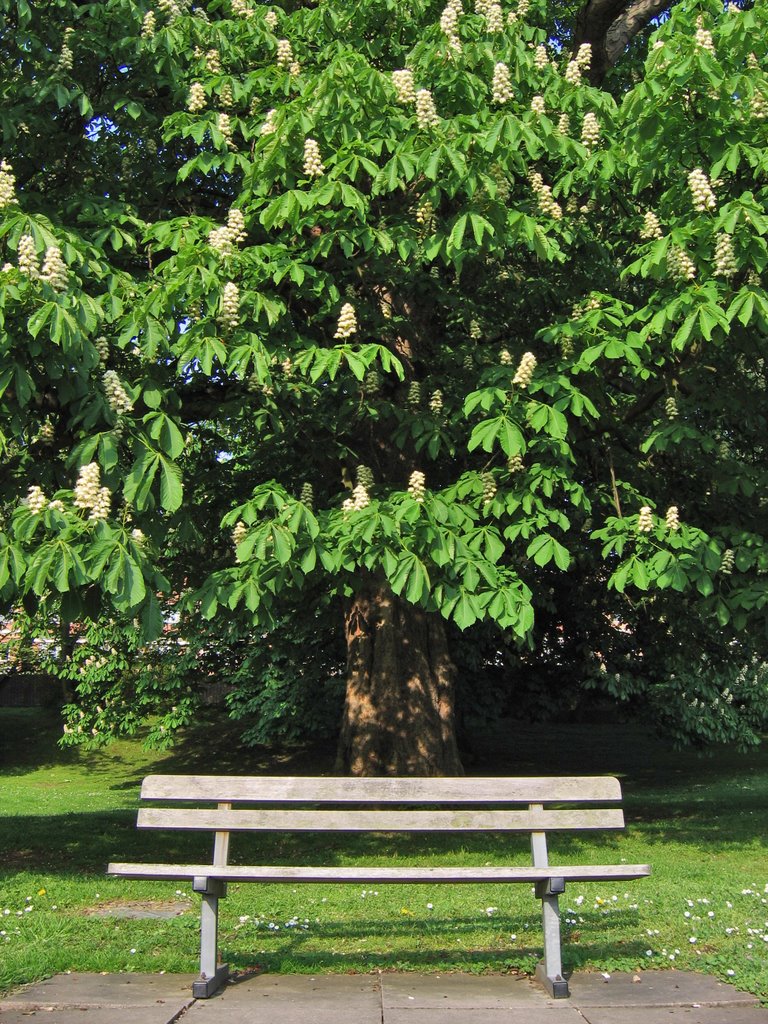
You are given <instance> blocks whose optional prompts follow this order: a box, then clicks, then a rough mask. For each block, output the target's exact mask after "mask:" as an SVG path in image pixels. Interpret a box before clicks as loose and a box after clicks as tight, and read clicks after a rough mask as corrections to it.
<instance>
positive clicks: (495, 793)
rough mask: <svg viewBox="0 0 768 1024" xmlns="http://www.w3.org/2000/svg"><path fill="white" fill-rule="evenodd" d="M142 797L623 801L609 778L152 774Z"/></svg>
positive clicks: (302, 800)
mask: <svg viewBox="0 0 768 1024" xmlns="http://www.w3.org/2000/svg"><path fill="white" fill-rule="evenodd" d="M141 795H142V798H143V799H144V800H195V801H199V802H204V801H212V802H215V803H237V802H238V801H249V802H251V803H262V802H272V801H275V802H281V803H313V802H315V801H327V802H329V803H365V802H372V803H389V802H391V803H399V804H419V803H422V804H423V803H427V804H446V803H448V804H450V803H458V804H461V803H469V804H471V803H485V802H488V803H493V804H496V805H498V804H503V803H567V802H568V801H578V802H579V803H591V802H597V803H599V802H604V801H608V802H610V801H618V800H620V799H621V784H620V783H619V780H618V779H616V778H612V777H609V776H563V777H558V778H554V777H552V778H550V777H548V776H533V777H530V778H471V779H466V778H429V779H427V778H399V779H395V778H336V777H328V778H317V777H316V776H313V777H309V776H307V777H300V778H296V777H291V778H288V777H282V776H263V777H260V778H250V777H245V776H243V777H238V776H235V777H232V776H224V775H148V776H147V777H146V778H145V779H144V783H143V785H142V788H141Z"/></svg>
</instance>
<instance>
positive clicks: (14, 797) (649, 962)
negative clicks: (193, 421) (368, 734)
mask: <svg viewBox="0 0 768 1024" xmlns="http://www.w3.org/2000/svg"><path fill="white" fill-rule="evenodd" d="M0 729H2V736H3V741H2V747H0V750H1V751H2V753H1V754H0V773H1V774H2V812H3V817H2V819H0V864H1V865H2V872H1V873H0V915H1V916H0V931H2V932H4V934H0V990H7V989H8V988H11V987H13V986H16V985H19V984H21V983H24V982H30V981H34V980H36V979H39V978H42V977H45V976H48V975H51V974H54V973H57V972H59V971H65V970H72V971H159V970H165V971H169V972H170V971H194V970H196V967H197V955H198V933H197V928H198V905H197V903H196V901H195V899H193V898H192V896H191V894H190V892H189V888H188V887H183V886H181V885H179V884H178V883H145V882H128V881H125V880H121V879H110V878H107V877H106V876H105V875H104V869H105V866H106V864H107V862H108V861H109V860H170V859H176V858H183V859H187V858H191V859H197V858H199V857H206V856H207V853H208V844H207V840H204V839H203V837H199V836H182V837H181V838H179V837H178V836H170V835H162V834H157V833H149V832H142V833H139V832H138V831H137V830H136V828H135V825H134V823H135V811H136V807H137V804H138V787H139V784H140V782H141V779H142V778H143V776H144V775H146V774H148V773H149V772H150V771H156V770H160V771H203V772H227V771H237V772H240V773H248V772H253V773H259V772H264V773H266V772H270V773H275V774H279V773H286V774H311V773H313V772H324V773H328V772H330V771H331V759H332V751H330V750H329V749H327V748H321V749H314V750H313V749H307V750H295V751H287V752H286V751H283V752H277V753H275V752H270V751H266V750H259V751H242V750H239V749H238V748H237V745H236V742H235V741H234V738H233V736H232V735H228V734H227V732H226V730H224V731H221V730H219V729H217V730H206V729H201V730H199V731H198V733H197V734H196V735H190V736H189V737H188V739H187V741H186V742H185V744H184V745H183V746H182V747H181V748H179V749H178V750H176V751H173V752H170V753H166V754H152V753H149V752H147V751H144V750H143V749H142V748H141V745H140V743H139V742H123V743H117V744H115V745H113V746H112V747H110V748H108V749H107V750H106V751H103V752H98V753H87V752H79V751H76V750H65V751H62V750H60V749H59V748H58V747H57V744H56V740H57V738H58V736H59V733H60V725H59V722H58V720H57V719H56V717H55V715H54V714H52V713H51V712H47V711H44V710H38V709H30V710H26V709H25V710H8V709H5V710H0ZM212 736H218V741H217V743H216V744H215V745H213V744H212V742H211V737H212ZM477 747H478V750H481V751H482V756H478V757H477V758H476V759H475V761H474V762H473V763H472V764H471V765H470V766H469V768H470V771H471V773H473V774H490V775H496V774H498V775H503V774H561V773H569V774H570V773H573V774H590V773H607V774H617V775H619V776H620V777H621V778H622V781H623V786H624V792H625V812H626V817H627V821H628V828H627V829H626V832H624V833H621V834H605V835H600V834H596V835H590V836H588V837H587V838H568V837H565V836H563V837H557V836H555V837H553V842H552V849H553V860H555V859H557V857H558V855H559V856H561V857H562V858H563V860H567V859H570V858H571V857H573V858H577V861H576V862H577V863H578V862H583V863H590V862H593V863H602V862H605V863H618V862H620V861H621V860H622V859H623V860H625V861H627V862H630V863H646V862H648V863H650V864H651V865H652V867H653V872H654V873H653V875H652V876H651V877H650V878H648V879H643V880H639V881H635V882H628V883H617V884H614V885H611V884H605V883H596V884H590V885H575V884H574V885H572V886H569V888H568V891H567V893H566V895H565V897H564V898H563V899H562V902H561V908H562V910H563V917H564V919H565V921H564V927H563V933H564V936H563V937H564V960H565V965H566V968H567V969H568V968H574V969H595V970H606V971H611V970H621V969H624V970H629V969H640V968H645V969H648V968H654V967H655V968H659V967H667V968H669V967H676V968H681V969H694V970H700V971H705V972H708V973H712V974H716V975H718V976H719V977H721V978H723V979H724V980H728V981H732V982H733V983H734V984H736V985H738V986H739V987H740V988H742V989H746V990H749V991H751V992H755V993H756V994H757V995H759V996H760V997H761V999H762V1000H764V1001H765V1002H768V856H767V854H766V807H767V806H768V752H767V751H766V750H764V749H761V750H759V751H756V752H753V753H750V754H748V755H738V754H737V753H735V752H733V751H730V750H718V751H717V752H716V753H715V754H714V755H712V756H710V757H707V758H702V757H699V756H697V755H696V754H694V753H692V752H685V753H679V752H674V751H672V750H671V749H670V748H669V746H668V745H666V744H664V743H661V742H659V741H657V740H655V739H653V738H651V737H649V736H648V735H646V734H645V733H644V732H643V731H642V730H641V729H639V728H636V727H629V726H616V727H611V726H594V725H591V724H590V725H581V726H579V725H575V726H549V727H547V728H536V727H532V726H521V725H517V724H515V723H511V722H505V723H503V725H501V726H500V727H499V728H498V729H497V730H496V731H494V732H492V733H487V734H485V735H483V736H482V737H480V738H478V743H477ZM238 838H239V839H240V840H241V841H240V842H239V843H238ZM233 854H234V855H233V860H234V861H235V862H237V861H247V860H248V859H249V857H258V858H259V859H260V860H263V861H264V862H269V861H268V858H274V859H275V860H279V859H281V858H284V857H289V858H290V859H291V861H292V862H295V863H301V862H304V863H312V862H313V860H314V861H315V862H321V859H322V858H325V859H326V860H330V861H331V862H334V863H355V862H367V863H372V864H373V863H379V864H381V863H386V862H387V861H388V860H389V859H391V858H394V857H398V858H406V857H407V858H409V859H411V860H412V861H414V862H418V863H430V861H434V862H435V863H437V862H439V861H443V860H448V859H450V861H451V862H453V863H457V864H471V863H475V864H477V863H480V864H483V863H502V862H504V860H505V859H509V857H510V856H511V857H512V858H513V860H514V861H515V862H517V863H526V862H527V859H528V850H527V844H526V841H525V839H524V838H521V839H519V840H515V841H513V842H510V841H509V840H508V839H503V838H501V837H493V838H492V839H490V840H489V839H487V838H484V837H478V836H472V837H470V838H469V839H465V840H463V841H461V842H460V843H455V842H453V841H452V840H450V839H445V840H444V839H442V838H439V839H435V838H434V837H432V838H430V837H425V838H408V837H400V838H396V839H393V838H392V837H358V838H353V839H347V838H344V837H335V836H334V837H331V838H330V839H328V840H326V839H323V842H322V851H321V852H319V851H318V850H317V848H316V847H314V848H313V847H310V846H308V844H307V839H306V838H305V839H301V838H299V837H293V836H282V837H279V836H278V837H272V838H271V839H268V840H264V841H262V847H261V849H260V850H259V852H258V853H257V852H256V848H255V844H254V842H252V841H251V838H250V837H247V839H246V838H245V837H235V838H234V839H233ZM132 901H152V902H154V901H157V902H158V903H162V902H164V901H175V902H180V903H182V904H188V908H189V909H188V910H186V911H185V912H184V913H183V914H181V915H180V916H177V917H174V918H171V919H143V920H130V919H125V918H121V917H118V916H102V915H103V914H104V912H105V911H110V910H112V911H114V910H117V909H119V907H120V906H121V905H122V904H125V903H127V902H132ZM489 908H491V909H489ZM537 908H538V903H537V901H535V900H534V899H533V898H532V896H531V893H530V889H529V887H528V886H525V885H515V886H510V887H507V888H504V887H498V886H442V887H440V886H397V887H396V886H392V887H386V886H381V887H379V889H378V890H377V891H372V892H367V893H364V892H363V890H362V889H361V888H360V887H355V886H298V887H296V888H294V887H292V886H277V885H275V886H256V885H247V884H246V885H240V886H231V887H230V897H229V898H228V899H227V900H225V901H224V902H223V903H222V923H221V942H222V947H223V951H224V954H225V956H226V958H227V959H228V960H229V962H230V963H231V964H233V965H234V967H235V968H238V969H247V968H252V967H256V966H258V967H261V968H262V969H265V970H269V971H282V972H291V971H298V972H316V971H368V970H371V969H372V968H376V967H382V968H396V969H400V970H441V971H445V970H465V971H484V970H495V971H510V970H522V971H530V970H531V969H532V967H533V966H534V964H535V962H536V960H537V959H539V957H540V955H541V949H540V942H541V935H540V930H539V915H538V910H537ZM6 911H7V912H6ZM686 915H689V916H686ZM692 938H695V939H696V941H695V942H691V941H690V939H692ZM730 972H733V973H730Z"/></svg>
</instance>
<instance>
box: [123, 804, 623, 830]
mask: <svg viewBox="0 0 768 1024" xmlns="http://www.w3.org/2000/svg"><path fill="white" fill-rule="evenodd" d="M137 825H138V827H139V828H171V829H200V830H207V829H211V830H213V831H217V832H221V831H229V832H243V831H249V832H250V831H255V830H259V831H273V832H472V831H474V832H531V831H550V830H555V829H620V828H623V827H624V813H623V812H622V811H621V810H619V809H617V808H609V809H600V810H593V809H589V810H572V809H568V810H551V811H550V810H542V809H537V810H525V811H462V810H451V811H418V810H410V811H350V810H341V811H323V810H317V811H295V810H278V811H273V810H266V811H252V810H240V811H238V810H220V809H218V808H210V809H205V808H186V807H185V808H178V807H173V808H165V807H144V808H142V809H141V810H140V811H139V814H138V820H137Z"/></svg>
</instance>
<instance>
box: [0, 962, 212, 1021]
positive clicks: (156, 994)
mask: <svg viewBox="0 0 768 1024" xmlns="http://www.w3.org/2000/svg"><path fill="white" fill-rule="evenodd" d="M195 977H196V976H195V975H192V974H57V975H55V976H54V977H53V978H47V979H46V980H45V981H38V982H36V983H35V984H34V985H29V986H27V987H26V988H25V989H22V990H21V991H20V992H16V993H15V994H14V995H10V996H6V997H5V998H4V999H2V1000H0V1012H2V1013H3V1024H5V1020H6V1017H5V1014H6V1013H11V1012H18V1013H23V1012H25V1011H26V1012H30V1011H34V1010H39V1009H46V1008H48V1007H56V1008H57V1009H58V1010H80V1011H81V1010H90V1009H94V1008H97V1007H103V1008H104V1009H121V1008H128V1007H142V1006H147V1007H155V1006H159V1007H161V1008H162V1007H163V1006H170V1007H171V1008H172V1009H173V1012H174V1013H178V1012H179V1011H180V1010H182V1009H184V1007H185V1006H188V1005H189V1004H190V1003H191V1002H192V981H193V980H194V978H195ZM88 1019H89V1020H91V1019H92V1018H90V1017H89V1018H88ZM158 1019H159V1018H158ZM46 1020H49V1021H50V1020H51V1018H50V1017H49V1016H47V1015H46Z"/></svg>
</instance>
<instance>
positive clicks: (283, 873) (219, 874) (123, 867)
mask: <svg viewBox="0 0 768 1024" xmlns="http://www.w3.org/2000/svg"><path fill="white" fill-rule="evenodd" d="M107 873H108V874H110V875H121V876H123V877H125V878H169V879H188V878H195V877H200V876H202V877H206V878H217V879H223V880H225V881H233V882H234V881H240V882H293V883H297V882H318V883H319V882H348V883H359V884H366V883H371V884H374V883H375V884H381V885H384V884H385V883H387V882H391V883H398V884H408V885H410V884H418V883H434V884H438V883H439V884H441V885H443V884H454V883H455V884H461V883H471V882H479V883H484V882H494V883H501V882H532V883H533V882H539V881H542V880H543V879H547V878H553V877H556V878H565V879H567V880H568V881H572V882H588V881H594V880H596V879H603V880H605V881H628V880H629V879H632V878H642V877H643V876H645V875H649V874H650V873H651V869H650V867H649V865H647V864H600V865H598V864H586V865H583V866H581V867H577V866H573V865H567V866H558V865H555V864H551V865H549V866H548V867H546V868H533V867H466V866H460V867H458V866H454V867H408V866H403V867H380V868H379V867H346V866H334V865H331V866H329V867H315V866H312V867H298V866H291V865H277V866H273V865H266V866H254V865H237V864H234V865H226V866H223V865H216V866H213V865H211V864H118V863H115V864H110V865H109V867H108V868H107Z"/></svg>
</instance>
